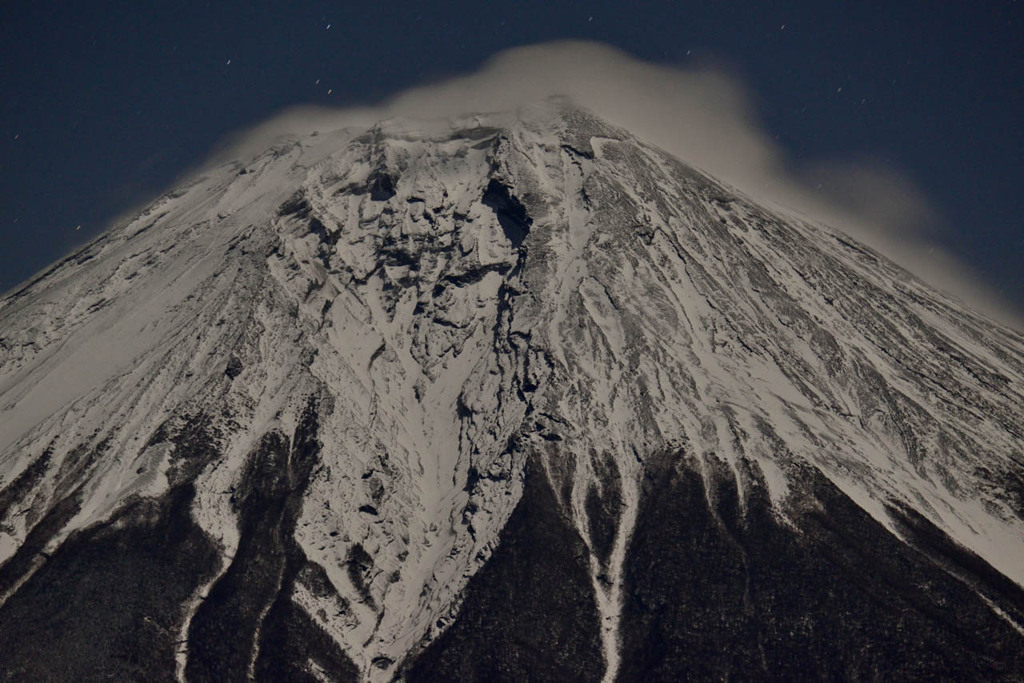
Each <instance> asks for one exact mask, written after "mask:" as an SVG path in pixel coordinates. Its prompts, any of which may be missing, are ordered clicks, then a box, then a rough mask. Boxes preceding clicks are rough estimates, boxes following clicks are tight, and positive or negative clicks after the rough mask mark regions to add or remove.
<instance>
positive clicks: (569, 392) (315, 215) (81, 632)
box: [0, 103, 1024, 680]
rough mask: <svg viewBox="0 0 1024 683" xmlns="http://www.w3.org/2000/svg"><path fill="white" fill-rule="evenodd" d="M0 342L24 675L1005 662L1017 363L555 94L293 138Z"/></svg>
mask: <svg viewBox="0 0 1024 683" xmlns="http://www.w3.org/2000/svg"><path fill="white" fill-rule="evenodd" d="M241 171H245V172H244V173H242V172H241ZM0 321H2V326H0V329H2V332H0V335H2V338H0V477H2V479H0V562H2V565H0V601H2V603H0V655H2V656H0V662H3V663H2V664H0V668H2V669H4V673H5V676H6V677H8V678H13V679H18V678H22V679H63V680H82V679H87V678H91V677H110V676H113V677H116V678H146V679H155V680H156V679H164V678H166V679H170V678H175V677H177V678H179V679H182V678H183V679H185V680H243V679H249V678H256V679H260V680H283V679H288V680H314V679H326V680H358V679H364V680H391V679H394V678H396V677H403V678H406V679H408V680H439V679H440V680H452V679H459V680H512V679H515V680H522V679H524V678H532V679H537V680H597V679H605V680H613V679H616V678H618V679H621V680H637V679H642V680H646V679H668V678H678V677H680V676H687V675H688V676H692V677H714V678H720V677H727V676H738V677H748V676H749V677H753V676H756V677H759V678H765V677H767V678H780V679H782V678H785V679H793V678H797V677H806V676H808V675H810V676H816V677H829V678H836V677H855V678H861V677H863V678H867V677H872V678H874V677H897V676H898V677H908V676H909V677H943V676H944V677H952V676H957V675H964V674H966V675H968V676H970V677H985V678H991V677H999V676H1006V677H1014V676H1020V675H1022V674H1024V668H1022V664H1021V663H1022V662H1024V630H1022V629H1024V626H1022V624H1024V590H1022V588H1021V586H1022V585H1024V478H1022V474H1021V472H1024V432H1022V428H1021V425H1022V424H1024V395H1022V393H1021V392H1022V389H1021V387H1024V340H1022V338H1021V336H1020V335H1018V334H1016V333H1015V332H1013V331H1011V330H1008V329H1005V328H1003V327H1000V326H998V325H995V324H993V323H990V322H988V321H986V320H984V319H982V318H979V317H978V316H976V315H974V314H972V313H970V312H968V311H966V310H964V309H963V308H961V307H960V306H959V305H957V304H956V303H954V302H951V301H949V300H947V299H945V298H944V297H942V296H941V295H939V294H937V293H935V292H933V291H931V290H930V289H928V288H927V287H926V286H925V285H923V284H922V283H920V282H918V281H916V280H914V279H912V278H911V277H909V276H908V275H906V274H905V273H904V272H902V271H901V270H899V269H898V268H896V267H895V266H893V265H892V264H890V263H889V262H887V261H885V260H884V259H883V258H881V257H880V256H878V255H876V254H874V253H872V252H871V251H870V250H868V249H866V248H864V247H862V246H860V245H858V244H856V243H854V242H853V241H851V240H850V239H848V238H846V237H844V236H842V235H840V234H837V233H834V232H832V231H830V230H828V229H826V228H824V227H821V226H815V225H810V224H807V223H805V222H802V221H799V220H795V219H792V218H786V217H782V216H778V215H775V214H773V213H771V212H769V211H767V210H765V209H763V208H760V207H758V206H756V205H753V204H751V203H750V202H749V201H747V200H745V199H744V198H742V197H741V196H739V195H737V194H736V193H735V192H734V191H732V190H730V189H729V188H727V187H724V186H723V185H721V184H719V183H717V182H715V181H714V180H712V179H710V178H708V177H706V176H705V175H703V174H701V173H700V172H698V171H696V170H694V169H691V168H689V167H687V166H685V165H684V164H682V163H680V162H679V161H677V160H675V159H673V158H671V157H668V156H667V155H665V154H663V153H661V152H659V151H658V150H656V149H653V148H651V147H649V146H646V145H644V144H642V143H641V142H639V141H637V140H636V139H635V138H633V137H631V136H630V135H629V134H628V133H627V132H625V131H622V130H619V129H616V128H613V127H611V126H609V125H607V124H605V123H603V122H602V121H600V120H599V119H597V118H595V117H593V116H592V115H590V114H589V113H586V112H583V111H580V110H578V109H576V108H573V107H572V106H569V105H566V104H559V103H555V104H550V103H549V104H547V105H544V106H541V107H535V108H531V109H527V110H524V111H522V112H518V113H516V114H514V115H500V116H491V117H471V118H467V119H466V120H460V121H454V122H446V123H430V124H426V123H415V122H388V123H384V124H381V125H378V126H376V127H374V128H373V129H371V130H369V131H348V130H341V131H334V132H324V133H323V134H320V135H316V136H312V137H309V138H305V139H301V140H294V141H290V142H285V143H281V144H280V145H278V146H277V147H275V148H274V149H272V150H270V151H269V152H268V153H266V154H264V155H262V156H260V157H258V158H256V159H253V160H251V161H249V162H248V163H246V164H245V165H244V167H243V166H240V165H238V164H233V165H227V166H224V167H220V168H218V169H215V170H213V171H210V172H208V173H207V174H206V175H205V176H203V177H200V178H197V179H195V180H194V181H193V182H192V183H191V184H190V185H188V186H186V187H184V188H182V189H180V190H178V191H176V192H174V193H171V194H169V195H167V196H165V197H163V198H162V199H160V200H159V201H158V202H156V203H155V204H154V205H153V206H152V207H150V208H149V209H147V210H146V211H144V212H142V213H141V214H140V215H139V216H137V217H135V218H134V219H132V220H131V221H129V222H128V223H126V224H125V225H122V226H120V227H117V228H115V229H113V230H111V231H110V232H109V233H107V234H106V235H104V236H103V237H101V238H99V239H98V240H97V241H95V242H94V243H92V244H91V245H89V246H88V247H86V248H85V249H83V250H82V251H81V252H79V253H77V254H75V255H73V256H71V257H69V258H68V259H66V260H65V261H63V262H61V263H59V264H57V265H56V266H54V267H53V268H52V269H50V270H49V271H47V272H46V273H44V274H42V275H41V276H40V277H39V278H37V279H36V280H35V281H33V282H31V283H29V284H28V285H27V286H26V287H25V288H23V289H22V290H20V291H17V292H15V293H13V294H11V295H9V296H8V297H7V298H6V299H4V300H2V301H0ZM55 650H58V651H59V653H60V656H54V655H55V652H54V651H55Z"/></svg>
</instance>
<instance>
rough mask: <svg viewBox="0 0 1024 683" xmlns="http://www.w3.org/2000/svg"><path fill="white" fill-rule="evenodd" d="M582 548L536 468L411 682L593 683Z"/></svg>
mask: <svg viewBox="0 0 1024 683" xmlns="http://www.w3.org/2000/svg"><path fill="white" fill-rule="evenodd" d="M586 563H587V550H586V547H585V546H584V544H583V541H582V540H581V539H580V537H579V535H578V534H577V533H576V530H575V529H574V528H573V527H572V524H571V523H570V522H569V521H568V520H567V519H566V518H565V517H564V516H563V513H562V510H561V508H560V507H559V504H558V502H557V500H556V499H555V494H554V492H553V491H552V489H551V487H550V485H549V484H548V481H547V478H546V477H545V476H544V473H543V472H542V471H539V467H537V466H531V467H529V468H528V470H527V475H526V481H525V483H524V489H523V497H522V499H520V501H519V504H518V505H517V506H516V509H515V511H514V512H513V513H512V516H511V517H510V518H509V521H508V524H507V525H506V527H505V529H504V530H503V531H502V534H501V541H500V545H499V546H498V548H497V550H495V551H494V555H492V556H491V559H490V560H489V561H488V563H487V564H486V565H485V566H484V568H483V569H481V570H480V572H478V573H477V574H476V576H474V577H473V578H472V579H470V582H469V585H468V587H467V589H466V598H465V601H464V602H463V604H462V608H461V610H460V612H459V615H458V617H457V618H456V620H455V623H454V624H452V626H451V627H450V628H449V629H448V630H447V631H445V632H444V634H442V635H441V637H440V638H438V639H437V640H435V641H434V642H433V643H431V644H430V646H428V647H427V649H426V650H425V651H424V652H423V654H422V655H421V656H420V657H419V658H418V659H417V660H416V661H415V662H414V664H413V665H412V667H411V668H410V670H409V671H407V673H406V679H407V680H408V681H410V682H416V681H525V680H533V681H597V680H600V678H601V675H602V673H603V671H604V662H603V659H602V654H601V643H600V636H599V630H598V627H599V623H600V621H599V617H598V612H597V607H596V604H595V602H594V591H593V588H592V586H591V584H590V578H589V576H588V573H587V570H586Z"/></svg>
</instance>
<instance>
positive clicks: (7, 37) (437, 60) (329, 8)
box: [0, 0, 1024, 302]
mask: <svg viewBox="0 0 1024 683" xmlns="http://www.w3.org/2000/svg"><path fill="white" fill-rule="evenodd" d="M255 5H258V8H256V9H254V6H255ZM840 5H841V6H840ZM883 5H885V6H887V9H885V10H880V9H879V7H881V6H883ZM328 25H329V26H330V28H328ZM782 26H785V28H784V29H783V28H782ZM565 38H576V39H585V40H597V41H602V42H605V43H608V44H610V45H613V46H615V47H618V48H620V49H622V50H625V51H627V52H629V53H631V54H633V55H635V56H637V57H639V58H642V59H646V60H651V61H655V62H661V63H666V64H669V65H674V66H684V67H685V66H691V65H692V66H696V65H701V64H716V65H719V66H723V65H724V67H725V68H727V69H728V70H729V71H730V72H731V73H734V74H736V75H737V76H738V77H739V78H740V79H741V80H742V81H744V82H745V84H746V85H747V87H748V88H749V89H750V90H751V91H752V92H753V94H754V98H755V101H756V104H757V107H758V115H759V117H760V121H761V124H762V126H763V127H764V128H765V129H766V130H768V131H769V132H770V133H771V134H772V135H773V136H775V135H777V136H778V141H779V143H780V144H782V145H783V146H784V147H785V149H786V150H787V151H788V153H789V155H790V156H791V157H792V158H794V159H825V160H836V159H839V160H843V159H857V160H865V159H866V160H870V161H873V162H877V163H880V164H882V165H884V166H887V167H891V168H893V169H895V170H896V171H898V172H900V173H903V174H905V175H907V176H908V177H910V178H911V179H912V180H913V181H914V182H915V183H916V184H917V185H918V186H919V187H920V188H921V189H922V190H923V191H924V193H925V194H926V195H927V197H928V199H929V201H930V202H931V203H932V204H933V205H934V206H936V207H937V208H938V209H939V211H940V213H941V215H942V216H943V218H944V219H945V221H946V222H947V223H948V224H949V226H950V227H949V232H948V234H947V235H946V237H945V238H944V240H945V245H946V246H947V247H948V248H949V249H950V250H951V251H953V252H954V253H957V254H960V256H961V258H963V260H964V261H966V262H967V263H968V264H969V265H971V266H973V267H974V268H975V269H977V270H979V271H981V272H982V274H983V276H984V277H985V278H986V279H987V282H988V284H990V285H991V286H994V287H995V288H996V289H997V290H998V291H1000V292H1001V293H1002V294H1003V295H1004V296H1005V297H1006V298H1007V299H1009V300H1010V301H1016V302H1020V301H1024V278H1022V276H1021V266H1022V264H1024V225H1022V219H1021V216H1022V215H1024V192H1022V190H1021V188H1022V187H1024V3H1017V2H1011V1H1009V0H991V1H986V2H976V1H974V2H953V1H950V2H917V1H909V0H904V1H900V2H891V3H863V2H857V3H853V2H851V3H822V2H790V3H785V2H759V3H751V2H730V1H728V0H718V1H714V0H698V1H690V2H686V1H680V2H630V3H624V2H623V3H612V2H569V1H562V0H545V1H544V2H536V1H533V0H530V1H526V2H507V3H502V4H498V3H482V2H479V1H476V2H446V3H420V2H405V1H402V2H398V1H390V2H373V1H367V2H361V3H344V2H281V3H270V2H265V3H250V2H244V3H243V2H236V1H231V0H220V1H217V2H208V3H205V2H138V1H137V0H133V1H132V2H112V1H107V2H81V3H66V2H60V3H54V2H24V1H12V2H6V3H4V4H3V5H2V6H0V291H3V290H7V289H9V288H11V287H13V286H15V285H16V284H17V283H18V282H20V281H22V280H24V279H26V278H28V277H29V276H30V275H31V274H32V273H33V272H35V271H37V270H39V269H40V268H42V267H44V266H46V265H47V264H48V263H50V262H51V261H53V260H55V259H56V258H58V257H60V256H61V255H63V254H64V253H65V252H67V251H68V250H69V249H71V248H72V247H73V246H74V245H75V244H77V243H81V242H83V241H85V239H87V238H89V237H91V236H94V235H96V234H97V233H98V232H99V231H100V230H102V229H103V227H104V226H105V224H106V223H107V222H109V221H110V220H111V219H113V218H114V217H115V216H116V215H117V214H118V213H120V212H123V211H126V210H128V209H130V208H132V207H134V206H136V205H138V204H139V203H140V202H142V201H145V200H146V199H148V198H150V197H152V196H153V195H154V194H155V193H157V192H159V191H160V190H162V189H164V188H166V186H167V185H168V184H169V183H171V182H172V181H173V179H174V178H175V177H176V176H177V175H178V174H179V173H181V172H182V171H184V170H185V169H186V168H188V167H189V166H192V165H194V164H196V163H197V162H199V161H201V160H202V158H203V157H204V156H205V154H206V153H207V152H208V151H209V150H210V149H211V147H213V146H214V145H215V144H216V142H217V141H218V140H219V139H221V138H222V137H223V136H224V135H225V134H227V133H229V132H231V131H234V130H237V129H238V128H240V127H242V126H246V125H249V124H253V123H256V122H258V121H260V120H261V119H264V118H266V117H268V116H270V115H271V114H273V113H275V112H277V111H279V110H280V109H282V108H284V107H287V106H290V105H295V104H302V103H317V104H329V105H337V106H345V105H353V104H368V103H374V102H377V101H380V100H381V99H382V98H385V97H387V96H388V95H390V94H393V93H395V92H397V91H399V90H402V89H404V88H407V87H409V86H413V85H419V84H422V83H425V82H430V81H436V80H438V79H441V78H444V77H447V76H451V75H456V74H459V73H463V72H468V71H472V70H474V69H476V68H478V67H479V66H480V65H481V64H482V63H483V62H484V61H485V60H486V59H487V58H488V57H489V56H491V55H493V54H494V53H496V52H498V51H500V50H503V49H505V48H508V47H512V46H518V45H527V44H531V43H537V42H541V41H549V40H554V39H565ZM317 81H319V83H317ZM840 88H841V91H840ZM79 225H81V226H82V227H81V229H80V230H77V231H76V226H79Z"/></svg>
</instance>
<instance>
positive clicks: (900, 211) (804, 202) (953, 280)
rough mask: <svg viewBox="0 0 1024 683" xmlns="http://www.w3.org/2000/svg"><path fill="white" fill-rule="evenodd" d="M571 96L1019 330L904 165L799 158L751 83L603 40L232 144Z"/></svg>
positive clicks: (304, 113)
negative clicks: (762, 112) (954, 246)
mask: <svg viewBox="0 0 1024 683" xmlns="http://www.w3.org/2000/svg"><path fill="white" fill-rule="evenodd" d="M552 95H563V96H566V97H568V98H570V99H571V100H573V101H575V102H576V103H577V104H579V105H581V106H584V107H587V108H588V109H591V110H593V111H594V112H596V113H597V114H599V115H601V116H602V117H604V118H606V119H607V120H609V121H610V122H612V123H615V124H618V125H620V126H623V127H624V128H627V129H628V130H630V131H631V132H633V133H634V134H635V135H637V136H638V137H640V138H642V139H644V140H646V141H647V142H650V143H652V144H654V145H656V146H658V147H661V148H662V149H664V150H666V151H668V152H670V153H671V154H673V155H675V156H677V157H679V158H680V159H682V160H683V161H685V162H687V163H689V164H691V165H692V166H695V167H697V168H700V169H702V170H704V171H706V172H708V173H710V174H711V175H713V176H715V177H717V178H719V179H721V180H723V181H725V182H727V183H729V184H730V185H733V186H734V187H736V188H737V189H739V190H741V191H742V192H744V193H746V194H747V195H749V196H751V197H753V198H754V199H756V200H759V201H762V202H766V203H769V204H772V205H774V206H775V207H777V208H780V209H783V210H786V211H790V212H793V213H797V214H799V215H801V216H802V217H804V218H808V219H811V220H818V221H821V222H824V223H827V224H829V225H831V226H833V227H835V228H838V229H840V230H842V231H844V232H846V233H847V234H849V235H851V236H853V237H855V238H857V239H859V240H861V241H863V242H865V243H866V244H868V245H869V246H871V247H873V248H875V249H877V250H878V251H880V252H881V253H883V254H885V255H886V256H888V257H889V258H891V259H892V260H894V261H896V262H897V263H899V264H900V265H902V266H904V267H905V268H907V269H908V270H910V271H911V272H913V273H914V274H916V275H917V276H919V277H921V278H922V279H924V280H925V281H927V282H929V283H931V284H932V285H933V286H935V287H938V288H939V289H942V290H944V291H946V292H949V293H950V294H953V295H954V296H957V297H958V298H960V299H961V300H963V301H965V302H967V303H968V304H969V305H971V306H973V307H974V308H976V309H978V310H981V311H982V312H984V313H986V314H988V315H990V316H992V317H995V318H997V319H1000V320H1002V321H1004V322H1007V323H1009V324H1011V325H1013V326H1015V327H1018V328H1019V327H1024V325H1022V323H1021V320H1022V318H1021V316H1020V314H1019V313H1018V312H1016V311H1014V310H1013V309H1012V307H1011V306H1009V305H1008V304H1007V303H1006V302H1003V301H1000V300H999V298H998V297H997V296H996V295H995V294H994V293H993V292H992V291H991V290H989V288H988V287H986V286H985V285H984V284H983V282H982V281H981V280H980V279H979V278H978V277H977V276H976V275H974V274H973V273H972V272H971V270H970V268H969V267H968V266H967V265H966V264H964V263H962V262H961V261H959V260H958V259H957V258H956V257H955V255H953V254H951V253H948V252H947V251H945V250H943V249H942V248H941V247H940V246H939V245H938V244H937V243H936V241H935V240H936V237H937V236H938V235H940V234H941V231H942V230H944V229H946V227H947V224H946V223H945V222H944V221H943V219H942V217H941V215H940V214H939V212H938V211H937V210H936V209H935V208H934V207H933V206H932V205H931V204H930V203H929V201H928V199H927V197H926V196H925V195H924V193H923V192H921V191H920V190H919V189H917V187H916V186H915V184H914V183H913V181H912V180H911V179H910V178H908V177H907V176H905V175H904V174H901V173H899V172H898V171H896V170H894V169H892V168H888V167H884V166H881V165H879V164H877V163H873V162H865V161H863V160H857V159H820V160H812V161H806V160H801V161H798V160H796V159H794V158H792V157H791V156H790V155H788V154H787V152H786V150H785V149H783V148H782V147H781V146H780V145H778V144H777V143H776V142H775V140H774V138H773V136H772V135H770V134H769V133H768V131H766V130H765V128H764V126H763V125H762V124H761V123H760V122H759V120H758V117H757V110H756V103H755V102H754V100H753V98H752V96H751V94H750V90H749V89H748V88H747V87H746V86H745V85H744V84H743V83H742V82H741V80H740V79H739V78H737V77H735V76H733V75H730V74H728V73H726V72H725V71H723V70H721V69H715V68H699V69H684V68H679V67H674V66H666V65H661V64H654V63H650V62H645V61H642V60H639V59H637V58H635V57H633V56H631V55H628V54H626V53H624V52H622V51H619V50H617V49H615V48H612V47H609V46H607V45H603V44H599V43H591V42H579V41H562V42H554V43H545V44H540V45H533V46H528V47H521V48H515V49H511V50H507V51H504V52H501V53H499V54H498V55H496V56H495V57H493V58H492V59H491V60H489V61H488V62H487V63H485V64H484V65H483V66H482V67H481V68H480V69H479V70H478V71H476V72H474V73H471V74H468V75H464V76H458V77H453V78H450V79H447V80H443V81H440V82H436V83H432V84H429V85H426V86H422V87H417V88H414V89H411V90H408V91H406V92H403V93H400V94H398V95H396V96H394V97H393V98H391V99H390V100H388V101H386V102H384V103H383V104H381V105H380V106H377V107H370V108H352V109H344V110H325V109H322V108H313V107H303V108H296V109H293V110H289V111H287V112H285V113H283V114H282V115H281V116H279V117H276V118H275V119H273V120H272V121H269V122H267V123H265V124H263V125H261V126H258V127H256V128H255V129H253V130H250V131H247V132H246V133H244V134H242V135H241V136H239V137H238V138H236V139H235V140H234V142H233V146H232V153H233V154H239V155H244V154H246V153H250V154H255V153H258V152H260V151H262V150H263V149H265V148H266V147H267V146H268V145H269V144H270V142H271V141H272V140H273V138H275V137H277V136H280V135H281V134H285V133H291V134H302V133H305V132H310V131H312V130H314V129H317V128H320V129H323V127H324V125H325V124H327V123H329V124H333V125H335V126H337V127H341V126H348V125H370V124H372V123H373V122H374V121H376V120H379V119H381V118H386V117H392V116H408V117H415V118H442V117H449V116H454V115H459V114H465V113H470V112H490V111H502V110H509V109H515V108H517V107H519V106H522V105H524V104H529V103H532V102H536V101H539V100H542V99H545V98H547V97H549V96H552Z"/></svg>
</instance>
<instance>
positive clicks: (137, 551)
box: [0, 485, 219, 681]
mask: <svg viewBox="0 0 1024 683" xmlns="http://www.w3.org/2000/svg"><path fill="white" fill-rule="evenodd" d="M192 496H193V492H192V489H191V486H190V485H185V486H182V487H180V488H178V489H176V490H175V491H173V492H172V493H171V494H170V495H169V496H168V497H167V498H166V499H164V500H163V501H161V502H152V501H146V502H140V503H138V504H136V505H134V506H132V507H130V508H129V509H127V510H126V511H125V512H124V513H123V514H122V515H120V518H119V520H118V523H117V524H105V525H102V526H99V527H96V528H93V529H90V530H89V531H86V532H83V533H80V534H76V535H75V536H72V538H71V539H69V540H68V541H67V542H65V543H64V544H63V545H62V546H61V547H60V548H59V549H58V550H57V551H56V552H55V553H54V555H53V557H52V558H50V559H49V561H47V562H46V563H45V564H44V565H43V566H42V567H41V568H40V569H39V570H38V571H37V572H36V573H35V574H33V575H32V577H31V578H30V579H29V580H28V581H27V582H25V584H23V585H22V586H21V588H20V589H19V590H18V592H17V593H15V594H14V595H13V596H11V597H10V598H9V599H8V601H7V602H6V603H5V604H4V606H3V609H2V610H0V674H2V679H3V680H12V681H95V680H117V681H172V680H174V667H175V662H174V656H175V652H176V650H177V649H178V648H179V647H180V646H179V644H178V643H177V641H178V633H179V629H180V627H181V623H182V620H183V619H184V608H185V605H186V604H188V602H189V601H190V599H191V597H192V595H193V593H194V592H195V591H196V590H197V589H198V588H199V586H200V585H201V583H202V582H203V581H205V580H208V579H209V578H210V577H211V576H212V575H213V572H214V570H215V568H216V566H217V564H218V562H219V555H218V553H217V551H216V549H215V548H214V546H213V544H212V543H211V542H210V541H209V539H208V538H207V537H206V535H205V534H204V533H203V532H202V531H201V530H200V529H199V528H198V527H197V526H196V525H195V523H194V522H192V520H191V518H190V517H189V505H190V504H191V502H192Z"/></svg>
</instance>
